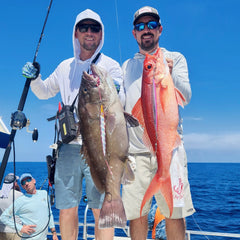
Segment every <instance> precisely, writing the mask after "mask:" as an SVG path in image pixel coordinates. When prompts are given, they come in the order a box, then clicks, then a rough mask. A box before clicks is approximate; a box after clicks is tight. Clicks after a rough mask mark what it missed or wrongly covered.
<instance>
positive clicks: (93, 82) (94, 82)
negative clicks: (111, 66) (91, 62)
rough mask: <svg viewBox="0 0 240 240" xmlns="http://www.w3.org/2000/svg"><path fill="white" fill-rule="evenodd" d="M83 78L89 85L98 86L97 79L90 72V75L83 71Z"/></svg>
mask: <svg viewBox="0 0 240 240" xmlns="http://www.w3.org/2000/svg"><path fill="white" fill-rule="evenodd" d="M83 78H84V79H85V80H86V81H87V82H88V83H89V84H91V85H93V86H98V85H99V83H100V82H99V77H98V75H96V73H94V72H93V71H92V74H89V73H87V72H86V71H83Z"/></svg>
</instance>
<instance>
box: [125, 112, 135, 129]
mask: <svg viewBox="0 0 240 240" xmlns="http://www.w3.org/2000/svg"><path fill="white" fill-rule="evenodd" d="M124 117H125V119H126V121H127V123H128V124H129V126H130V127H137V126H139V122H138V120H137V119H136V118H135V117H134V116H132V115H131V114H129V113H127V112H124Z"/></svg>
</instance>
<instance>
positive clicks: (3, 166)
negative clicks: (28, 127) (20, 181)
mask: <svg viewBox="0 0 240 240" xmlns="http://www.w3.org/2000/svg"><path fill="white" fill-rule="evenodd" d="M52 2H53V0H50V3H49V6H48V11H47V15H46V17H45V20H44V24H43V28H42V31H41V34H40V38H39V41H38V44H37V48H36V51H35V54H34V58H33V62H35V61H36V58H37V55H38V51H39V47H40V44H41V41H42V38H43V35H44V29H45V26H46V23H47V19H48V16H49V13H50V9H51V6H52ZM30 83H31V79H27V80H26V82H25V86H24V89H23V92H22V96H21V99H20V102H19V105H18V111H22V110H23V108H24V104H25V102H26V98H27V93H28V90H29V87H30ZM15 134H16V129H12V131H11V134H10V138H9V139H10V140H9V143H8V146H7V148H6V151H5V154H4V157H3V160H2V164H1V168H0V177H1V181H0V183H1V182H2V178H3V174H4V171H5V169H6V165H7V161H8V157H9V154H10V150H11V143H12V144H13V168H14V176H16V155H15V143H14V137H15ZM14 184H15V182H14ZM14 203H15V186H14V187H13V221H14V226H15V230H16V233H17V235H18V236H19V237H21V238H24V239H25V238H33V237H36V236H38V235H39V234H41V233H42V232H43V231H45V229H46V228H47V227H48V225H49V222H50V205H49V196H48V193H47V203H48V222H47V224H46V226H45V227H44V228H43V230H41V231H40V232H39V233H38V234H35V235H33V236H30V237H23V236H21V235H20V234H19V232H18V229H17V226H16V219H15V204H14Z"/></svg>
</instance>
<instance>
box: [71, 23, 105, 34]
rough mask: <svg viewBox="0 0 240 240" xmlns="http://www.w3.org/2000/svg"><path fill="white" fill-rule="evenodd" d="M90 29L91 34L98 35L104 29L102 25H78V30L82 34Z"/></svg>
mask: <svg viewBox="0 0 240 240" xmlns="http://www.w3.org/2000/svg"><path fill="white" fill-rule="evenodd" d="M88 28H90V30H91V32H93V33H98V32H100V30H101V29H102V27H101V26H100V25H96V24H78V25H77V26H76V29H78V30H79V32H81V33H85V32H87V31H88Z"/></svg>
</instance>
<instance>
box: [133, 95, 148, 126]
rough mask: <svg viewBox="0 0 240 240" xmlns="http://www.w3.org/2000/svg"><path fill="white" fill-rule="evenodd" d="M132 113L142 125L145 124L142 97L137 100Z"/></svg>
mask: <svg viewBox="0 0 240 240" xmlns="http://www.w3.org/2000/svg"><path fill="white" fill-rule="evenodd" d="M132 115H133V117H135V118H136V119H137V120H138V122H139V123H140V125H141V126H142V127H144V126H145V124H144V118H143V111H142V101H141V98H139V99H138V101H137V102H136V104H135V105H134V107H133V109H132Z"/></svg>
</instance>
